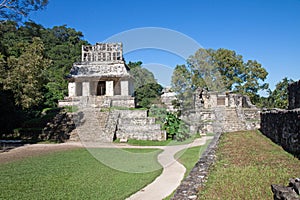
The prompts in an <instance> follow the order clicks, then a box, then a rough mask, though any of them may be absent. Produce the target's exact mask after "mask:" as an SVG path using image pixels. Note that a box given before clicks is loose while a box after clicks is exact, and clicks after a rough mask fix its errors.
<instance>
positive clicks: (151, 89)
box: [134, 83, 163, 108]
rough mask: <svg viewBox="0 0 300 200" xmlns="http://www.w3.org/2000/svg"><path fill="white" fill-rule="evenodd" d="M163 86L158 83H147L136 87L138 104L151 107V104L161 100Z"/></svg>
mask: <svg viewBox="0 0 300 200" xmlns="http://www.w3.org/2000/svg"><path fill="white" fill-rule="evenodd" d="M162 89H163V87H162V86H161V85H160V84H158V83H147V84H145V85H142V86H140V87H138V88H136V89H135V92H134V94H135V97H136V100H137V102H138V105H139V106H141V107H144V108H150V106H151V104H153V103H155V102H157V101H159V99H160V95H161V92H162Z"/></svg>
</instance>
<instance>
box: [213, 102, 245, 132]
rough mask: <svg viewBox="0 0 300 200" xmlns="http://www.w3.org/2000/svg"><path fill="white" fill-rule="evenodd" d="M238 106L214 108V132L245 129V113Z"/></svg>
mask: <svg viewBox="0 0 300 200" xmlns="http://www.w3.org/2000/svg"><path fill="white" fill-rule="evenodd" d="M239 112H240V111H239V110H238V109H236V108H223V107H217V108H215V110H214V113H215V121H214V123H213V127H214V132H224V131H225V130H226V132H233V131H238V130H244V129H245V122H244V120H243V114H242V113H239Z"/></svg>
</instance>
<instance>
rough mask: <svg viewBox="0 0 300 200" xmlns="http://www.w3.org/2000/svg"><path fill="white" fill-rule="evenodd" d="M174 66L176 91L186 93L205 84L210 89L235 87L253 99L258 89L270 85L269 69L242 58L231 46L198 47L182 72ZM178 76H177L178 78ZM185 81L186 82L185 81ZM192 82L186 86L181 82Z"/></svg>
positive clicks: (254, 99) (235, 90) (234, 88)
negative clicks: (185, 87) (214, 48)
mask: <svg viewBox="0 0 300 200" xmlns="http://www.w3.org/2000/svg"><path fill="white" fill-rule="evenodd" d="M178 70H179V69H178V68H175V70H174V72H173V77H174V78H172V86H173V88H174V91H175V92H177V93H180V94H183V91H179V90H178V88H182V89H181V90H184V91H192V92H193V91H195V89H196V88H198V87H201V88H206V89H208V90H210V91H223V92H224V91H226V90H227V91H228V90H229V91H232V92H236V93H241V94H245V95H248V96H250V98H251V100H252V101H253V103H256V102H258V101H259V98H258V97H259V96H258V92H259V91H260V90H264V89H267V88H268V84H266V83H264V81H265V79H266V77H267V75H268V73H267V71H266V70H265V69H264V68H263V67H262V66H261V64H260V63H258V62H257V61H255V60H254V61H253V60H248V61H247V62H244V61H243V57H242V56H241V55H238V54H236V52H235V51H232V50H228V49H218V50H213V49H208V50H205V49H199V50H198V51H197V52H195V54H194V55H192V56H190V57H189V58H188V59H187V67H186V70H185V72H184V73H188V74H189V75H188V76H187V75H183V77H180V76H181V73H182V72H180V70H179V71H178ZM176 79H178V80H180V79H181V81H180V82H178V80H177V81H176ZM184 82H186V83H184ZM183 83H184V84H186V85H189V87H188V89H184V87H182V85H183Z"/></svg>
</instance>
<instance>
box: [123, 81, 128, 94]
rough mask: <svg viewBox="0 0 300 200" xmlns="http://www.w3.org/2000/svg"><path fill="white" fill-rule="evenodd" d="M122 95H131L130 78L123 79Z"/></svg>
mask: <svg viewBox="0 0 300 200" xmlns="http://www.w3.org/2000/svg"><path fill="white" fill-rule="evenodd" d="M121 95H122V96H128V95H129V85H128V80H124V81H121Z"/></svg>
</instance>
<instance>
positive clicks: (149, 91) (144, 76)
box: [127, 61, 163, 108]
mask: <svg viewBox="0 0 300 200" xmlns="http://www.w3.org/2000/svg"><path fill="white" fill-rule="evenodd" d="M142 64H143V63H142V62H141V61H137V62H129V63H128V64H127V65H128V67H129V68H130V74H131V76H132V77H133V78H134V87H135V93H134V95H135V97H136V100H137V104H138V106H141V107H144V108H149V107H150V105H151V104H152V103H155V102H156V101H157V100H158V98H159V97H160V95H161V91H162V89H163V88H162V86H161V85H160V84H158V83H157V82H156V80H155V78H154V75H153V73H152V72H150V71H149V70H147V69H145V68H143V67H142Z"/></svg>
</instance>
